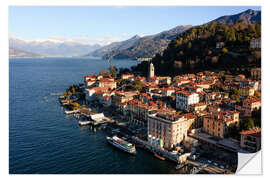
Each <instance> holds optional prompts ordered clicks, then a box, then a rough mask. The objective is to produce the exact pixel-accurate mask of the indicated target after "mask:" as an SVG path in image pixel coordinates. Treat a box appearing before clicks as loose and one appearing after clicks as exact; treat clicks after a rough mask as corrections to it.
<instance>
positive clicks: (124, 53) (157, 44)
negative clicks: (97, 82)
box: [88, 25, 192, 59]
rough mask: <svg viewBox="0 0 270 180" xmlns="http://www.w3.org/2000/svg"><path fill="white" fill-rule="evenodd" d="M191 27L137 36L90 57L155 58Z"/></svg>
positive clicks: (104, 48)
mask: <svg viewBox="0 0 270 180" xmlns="http://www.w3.org/2000/svg"><path fill="white" fill-rule="evenodd" d="M190 27H192V26H191V25H187V26H177V27H175V28H173V29H170V30H168V31H163V32H161V33H158V34H155V35H150V36H144V37H140V36H139V35H136V36H134V37H132V38H131V39H128V40H126V41H122V42H116V43H112V44H110V45H108V46H104V47H102V48H100V49H98V50H96V51H93V52H92V53H90V54H88V55H92V56H100V57H103V58H104V59H136V58H143V57H146V58H147V57H153V56H154V55H155V54H156V53H162V52H163V50H164V49H165V48H166V47H167V46H168V44H169V42H170V41H171V40H172V39H174V38H175V37H176V36H177V35H179V34H180V33H182V32H183V31H185V30H187V29H189V28H190Z"/></svg>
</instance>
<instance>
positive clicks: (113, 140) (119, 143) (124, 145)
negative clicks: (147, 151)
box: [107, 136, 136, 155]
mask: <svg viewBox="0 0 270 180" xmlns="http://www.w3.org/2000/svg"><path fill="white" fill-rule="evenodd" d="M107 141H108V143H110V144H111V145H113V146H115V147H117V148H118V149H120V150H122V151H125V152H127V153H129V154H132V155H135V154H136V148H135V145H132V144H131V143H129V142H127V141H124V140H123V139H121V138H119V137H117V136H112V137H107Z"/></svg>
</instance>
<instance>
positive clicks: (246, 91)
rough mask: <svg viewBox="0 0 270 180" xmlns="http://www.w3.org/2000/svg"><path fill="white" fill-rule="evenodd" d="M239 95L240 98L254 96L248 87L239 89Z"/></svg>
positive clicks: (252, 90)
mask: <svg viewBox="0 0 270 180" xmlns="http://www.w3.org/2000/svg"><path fill="white" fill-rule="evenodd" d="M239 93H240V95H241V96H254V93H255V90H254V88H252V87H249V86H243V87H241V88H240V89H239Z"/></svg>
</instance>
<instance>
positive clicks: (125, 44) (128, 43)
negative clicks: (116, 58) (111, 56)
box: [84, 35, 141, 57]
mask: <svg viewBox="0 0 270 180" xmlns="http://www.w3.org/2000/svg"><path fill="white" fill-rule="evenodd" d="M140 38H141V37H140V36H138V35H135V36H133V37H132V38H130V39H128V40H125V41H121V42H114V43H111V44H109V45H107V46H103V47H101V48H99V49H97V50H95V51H93V52H90V53H88V54H86V55H84V56H94V57H103V56H104V55H105V54H106V53H108V52H111V51H114V50H122V49H126V48H130V47H132V46H133V45H134V44H135V43H136V42H137V40H139V39H140Z"/></svg>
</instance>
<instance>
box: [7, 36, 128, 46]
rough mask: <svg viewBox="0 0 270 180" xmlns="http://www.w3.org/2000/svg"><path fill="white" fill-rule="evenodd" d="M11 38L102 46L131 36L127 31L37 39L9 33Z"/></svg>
mask: <svg viewBox="0 0 270 180" xmlns="http://www.w3.org/2000/svg"><path fill="white" fill-rule="evenodd" d="M9 38H14V39H19V40H23V41H26V42H46V41H50V42H54V43H63V42H72V43H78V44H85V45H94V44H99V45H101V46H105V45H109V44H111V43H113V42H119V41H123V40H126V39H128V38H129V35H128V34H126V33H123V34H120V35H119V36H104V37H101V38H96V39H90V38H89V37H88V36H87V35H86V36H76V37H68V36H63V35H56V36H50V37H48V38H36V39H32V40H30V39H25V38H20V37H17V36H15V35H14V34H13V33H9Z"/></svg>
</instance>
